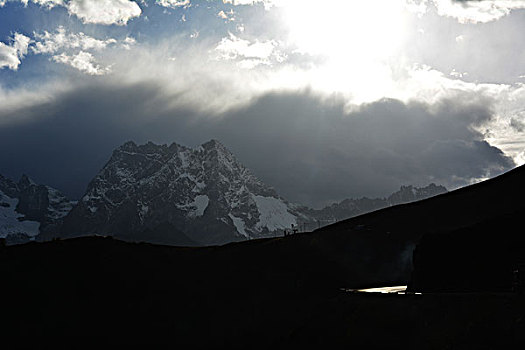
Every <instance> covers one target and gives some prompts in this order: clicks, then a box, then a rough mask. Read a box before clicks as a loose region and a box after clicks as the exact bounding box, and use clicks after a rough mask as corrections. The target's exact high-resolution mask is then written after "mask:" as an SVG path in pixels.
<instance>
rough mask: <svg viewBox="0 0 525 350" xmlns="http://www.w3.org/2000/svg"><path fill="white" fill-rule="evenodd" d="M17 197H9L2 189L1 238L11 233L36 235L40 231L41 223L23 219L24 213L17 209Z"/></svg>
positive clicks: (0, 201) (0, 203)
mask: <svg viewBox="0 0 525 350" xmlns="http://www.w3.org/2000/svg"><path fill="white" fill-rule="evenodd" d="M17 205H18V199H17V198H11V197H8V196H7V195H6V194H5V193H4V192H2V191H0V238H6V237H7V236H9V235H18V234H22V235H26V236H29V237H35V236H37V235H38V234H39V233H40V223H39V222H36V221H30V220H20V219H23V217H24V215H22V214H20V213H18V212H17V211H16V206H17Z"/></svg>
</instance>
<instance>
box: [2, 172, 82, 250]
mask: <svg viewBox="0 0 525 350" xmlns="http://www.w3.org/2000/svg"><path fill="white" fill-rule="evenodd" d="M74 204H75V203H74V202H72V201H70V200H68V199H67V198H66V197H65V196H64V195H63V194H62V193H60V192H59V191H58V190H56V189H54V188H52V187H49V186H45V185H39V184H36V183H34V182H33V181H32V180H31V179H30V178H29V177H28V176H26V175H23V176H22V177H21V179H20V181H18V182H17V183H16V182H14V181H12V180H10V179H8V178H6V177H3V176H2V175H0V238H6V240H7V242H8V243H10V244H13V243H22V242H27V241H29V240H33V239H35V237H36V236H37V235H39V234H40V233H41V232H44V231H45V230H54V229H56V228H57V227H59V226H60V224H61V222H62V219H63V218H64V217H65V216H66V215H67V214H68V213H69V211H70V210H71V209H72V208H73V205H74Z"/></svg>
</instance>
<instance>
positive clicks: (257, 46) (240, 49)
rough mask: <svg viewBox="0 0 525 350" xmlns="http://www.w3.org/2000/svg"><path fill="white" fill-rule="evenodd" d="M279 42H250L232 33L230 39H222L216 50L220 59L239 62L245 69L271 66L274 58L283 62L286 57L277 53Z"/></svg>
mask: <svg viewBox="0 0 525 350" xmlns="http://www.w3.org/2000/svg"><path fill="white" fill-rule="evenodd" d="M276 46H277V42H275V41H274V40H269V41H263V42H261V41H258V40H256V41H255V42H253V43H252V42H250V41H248V40H244V39H241V38H238V37H237V36H235V35H234V34H232V33H229V36H228V37H224V38H222V40H221V41H220V43H219V44H218V45H217V47H216V48H215V50H216V51H217V52H218V53H219V57H218V58H219V59H223V60H237V59H240V60H241V61H240V65H241V67H244V68H253V67H255V66H257V65H259V64H271V61H270V59H271V58H273V59H274V60H275V61H277V62H282V61H283V60H284V57H283V56H282V55H281V54H279V53H278V52H276V50H275V47H276Z"/></svg>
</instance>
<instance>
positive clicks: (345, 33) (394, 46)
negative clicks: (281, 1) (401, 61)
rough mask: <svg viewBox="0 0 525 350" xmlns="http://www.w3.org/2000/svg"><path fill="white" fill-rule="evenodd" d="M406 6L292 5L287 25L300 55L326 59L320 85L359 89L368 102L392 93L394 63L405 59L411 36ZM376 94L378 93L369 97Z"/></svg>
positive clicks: (301, 1)
mask: <svg viewBox="0 0 525 350" xmlns="http://www.w3.org/2000/svg"><path fill="white" fill-rule="evenodd" d="M404 4H405V1H404V0H366V1H361V0H359V1H358V0H347V1H342V0H323V1H315V0H289V1H286V2H285V5H284V13H285V19H284V20H285V22H286V25H287V26H288V27H289V30H290V41H291V42H292V43H294V44H295V45H297V48H298V51H300V52H303V53H308V54H312V55H320V56H322V57H324V58H325V61H324V64H323V65H322V67H320V69H319V70H318V71H317V75H318V76H317V78H316V79H315V80H316V84H317V85H320V86H321V88H323V89H328V90H338V91H341V90H342V91H344V90H349V88H350V86H348V85H354V84H357V83H358V84H359V85H360V94H362V95H363V96H359V97H357V96H356V97H357V98H358V99H364V100H367V99H370V98H374V96H375V95H381V94H383V93H386V92H388V90H389V89H390V88H391V86H390V85H391V81H392V79H391V75H392V72H391V68H390V66H389V62H390V61H392V59H393V58H395V57H396V56H397V55H399V52H400V50H401V49H402V46H403V43H404V41H405V36H406V18H405V16H406V13H405V5H404ZM378 82H380V84H379V86H378V85H377V83H378ZM378 87H379V89H378ZM372 88H373V89H375V91H369V89H372ZM351 90H353V91H355V89H351ZM378 90H380V91H378ZM371 94H373V95H374V96H372V95H371Z"/></svg>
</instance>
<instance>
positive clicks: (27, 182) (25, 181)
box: [18, 174, 36, 188]
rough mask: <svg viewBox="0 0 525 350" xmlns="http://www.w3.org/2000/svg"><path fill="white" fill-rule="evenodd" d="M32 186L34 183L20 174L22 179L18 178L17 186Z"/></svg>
mask: <svg viewBox="0 0 525 350" xmlns="http://www.w3.org/2000/svg"><path fill="white" fill-rule="evenodd" d="M32 185H36V183H35V182H34V181H33V180H32V179H31V178H30V177H29V176H27V175H26V174H22V177H20V180H19V181H18V186H20V187H21V188H26V187H29V186H32Z"/></svg>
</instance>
